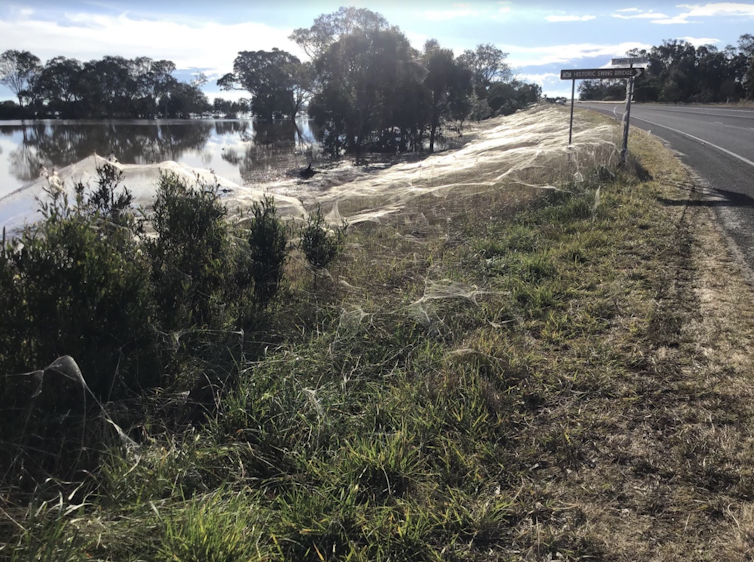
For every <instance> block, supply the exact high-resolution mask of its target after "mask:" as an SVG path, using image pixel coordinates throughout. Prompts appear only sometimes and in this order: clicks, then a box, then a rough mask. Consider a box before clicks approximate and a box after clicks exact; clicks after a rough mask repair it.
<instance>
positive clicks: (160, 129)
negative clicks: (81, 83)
mask: <svg viewBox="0 0 754 562" xmlns="http://www.w3.org/2000/svg"><path fill="white" fill-rule="evenodd" d="M312 126H313V124H312V123H310V122H309V121H305V120H302V121H298V122H293V121H281V122H273V123H253V122H252V121H250V120H242V119H241V120H215V121H211V120H206V121H205V120H202V121H161V122H160V121H158V122H155V121H117V122H96V121H87V122H81V121H39V122H26V123H20V122H15V123H13V122H10V123H9V122H5V123H3V122H0V196H2V195H5V194H7V193H9V192H11V191H13V190H14V189H17V188H18V187H22V186H23V185H25V184H27V183H29V182H31V181H33V180H35V179H36V178H37V177H38V173H39V167H40V165H45V166H47V167H48V168H52V167H56V168H62V167H64V166H67V165H69V164H72V163H74V162H78V161H79V160H82V159H84V158H86V157H87V156H90V155H91V154H92V153H93V152H97V153H98V154H101V155H105V156H108V155H110V154H113V155H114V156H115V157H116V158H117V159H118V160H119V161H120V162H122V163H125V164H152V163H155V162H162V161H164V160H175V161H177V162H184V163H186V164H188V165H190V166H194V167H200V168H211V169H213V170H214V171H215V172H216V173H217V174H219V175H221V176H224V177H227V178H228V179H231V180H234V181H238V182H244V183H250V182H261V181H270V180H273V179H275V177H276V176H279V175H283V174H285V172H286V171H287V170H289V169H291V168H295V167H297V166H302V165H303V166H305V165H306V159H307V155H310V153H311V151H312V150H315V149H316V148H315V147H316V140H315V135H314V132H313V130H312Z"/></svg>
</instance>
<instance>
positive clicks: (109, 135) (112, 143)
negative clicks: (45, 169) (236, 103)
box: [3, 121, 213, 182]
mask: <svg viewBox="0 0 754 562" xmlns="http://www.w3.org/2000/svg"><path fill="white" fill-rule="evenodd" d="M3 129H10V130H11V131H10V132H11V134H12V132H17V131H19V130H21V131H22V132H23V140H22V142H21V143H20V144H19V146H18V148H17V149H15V150H14V151H13V152H12V153H11V154H10V155H9V158H10V161H11V171H12V173H13V174H14V175H15V176H16V178H17V179H19V180H21V181H25V182H26V181H31V180H33V179H35V178H36V177H37V174H36V172H37V170H38V168H39V164H40V163H43V164H45V165H47V166H50V167H56V168H61V167H63V166H67V165H69V164H72V163H74V162H78V161H79V160H82V159H84V158H86V157H88V156H91V155H92V153H94V152H97V153H98V154H102V155H105V156H108V155H110V154H114V155H115V156H116V157H117V158H118V160H119V161H120V162H123V163H124V164H151V163H154V162H162V161H163V160H177V159H179V158H180V157H181V155H182V154H183V153H184V152H185V151H187V150H197V149H200V148H202V147H203V146H204V145H205V144H206V143H207V140H208V139H209V137H210V135H211V134H212V132H213V125H212V123H203V122H200V121H197V122H194V123H191V124H189V125H170V124H164V125H156V124H155V125H134V124H128V123H107V124H105V123H100V124H75V125H55V124H52V125H47V124H44V123H35V124H33V125H27V126H25V127H7V128H5V127H4V128H3ZM3 132H4V133H6V131H5V130H3ZM210 158H211V157H210ZM30 171H31V172H33V174H31V175H30Z"/></svg>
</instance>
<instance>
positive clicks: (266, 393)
mask: <svg viewBox="0 0 754 562" xmlns="http://www.w3.org/2000/svg"><path fill="white" fill-rule="evenodd" d="M590 119H598V118H596V117H594V116H590ZM632 146H633V148H634V152H635V159H637V160H638V161H639V162H640V163H641V166H643V167H644V168H646V170H648V172H649V173H650V174H651V175H652V177H653V178H654V179H646V176H645V175H642V177H643V178H645V179H644V181H641V180H639V179H638V178H637V176H636V174H634V173H633V172H629V171H624V172H621V173H620V174H618V176H617V178H616V179H615V180H608V181H601V180H599V178H598V176H597V175H593V176H590V177H587V178H586V180H585V181H584V182H583V183H578V184H573V185H571V186H569V192H540V191H536V190H532V189H530V188H524V187H516V186H508V187H505V188H504V189H501V190H495V191H489V192H486V193H478V194H475V195H473V196H469V197H453V196H448V197H447V198H445V199H437V198H434V197H428V198H425V199H420V200H417V201H414V202H412V203H411V204H410V205H409V207H408V208H407V209H406V210H405V213H404V214H403V215H402V216H400V217H397V218H396V219H395V220H392V221H388V222H385V223H383V224H381V225H368V224H364V225H360V226H359V227H357V228H354V229H353V231H352V232H351V233H350V234H349V237H348V239H347V249H346V252H345V254H344V256H342V258H341V259H339V260H338V261H337V262H336V263H335V265H334V266H332V267H331V268H330V271H329V273H330V275H329V277H326V276H320V278H319V279H318V281H317V284H316V287H315V285H314V284H313V282H312V277H311V274H310V273H309V272H308V271H307V269H306V267H305V265H304V263H303V257H301V256H299V257H297V258H295V259H293V260H292V261H291V262H290V263H289V264H288V271H287V273H286V277H287V278H288V279H289V280H290V284H289V287H288V290H287V291H288V294H287V296H286V298H285V299H283V301H282V302H280V303H279V304H278V307H277V308H276V309H274V310H273V311H272V312H271V315H272V319H271V323H272V325H273V326H275V332H274V333H272V334H270V341H271V342H278V343H271V344H270V348H269V350H268V352H267V354H266V355H265V356H264V357H263V358H262V359H261V360H259V361H256V362H248V361H241V362H239V363H238V365H237V373H235V376H234V380H236V381H237V382H236V384H235V385H234V387H233V388H232V389H229V390H228V391H227V392H225V393H224V394H223V395H222V396H221V402H220V407H219V409H218V411H217V412H216V413H214V414H213V415H212V416H211V418H210V419H209V420H208V421H207V422H206V423H203V424H199V425H197V426H196V427H185V428H181V429H180V430H178V429H175V428H172V429H170V430H168V429H160V428H161V427H162V426H161V425H160V424H159V423H157V422H156V421H155V423H154V424H153V425H151V426H149V427H145V428H143V431H144V432H145V433H146V435H145V436H144V437H143V438H142V440H141V443H140V444H139V446H138V447H137V448H132V449H129V450H126V449H122V450H121V449H118V448H115V449H112V450H111V451H110V453H109V455H108V456H107V457H106V458H105V459H104V461H103V463H102V466H101V467H100V468H99V470H97V471H96V472H93V473H90V474H88V475H83V476H82V477H81V484H80V485H79V484H77V485H75V486H72V485H66V484H64V483H60V484H59V490H60V495H59V497H58V500H57V503H55V502H49V503H42V502H41V499H35V498H31V500H30V501H28V502H25V503H22V502H18V501H16V502H14V501H12V498H10V497H7V498H6V500H4V506H3V509H4V512H5V514H6V516H7V519H8V520H7V521H6V523H5V524H4V525H3V526H2V529H3V531H2V535H0V536H3V537H5V538H4V539H3V540H4V541H5V547H4V551H2V552H1V553H0V556H1V555H6V556H8V557H10V558H11V559H12V560H19V561H20V560H65V561H68V560H70V561H73V560H129V561H136V560H173V561H235V560H296V561H302V560H311V561H323V560H350V561H358V560H364V561H366V560H511V561H513V560H542V561H544V560H552V559H558V560H627V561H628V560H632V561H634V560H647V561H649V560H680V559H689V560H710V561H712V560H715V561H717V560H742V559H747V558H746V557H747V556H748V557H749V558H748V559H751V557H752V556H753V554H754V533H752V532H751V529H752V528H754V527H752V524H753V523H754V507H753V506H752V501H754V486H752V479H751V478H752V469H751V466H752V463H751V460H752V452H753V451H754V438H752V435H751V431H750V429H749V427H750V423H751V420H752V409H751V406H750V397H751V396H752V395H753V394H754V386H753V385H752V380H751V378H750V377H751V366H750V361H749V359H748V357H747V356H746V353H745V351H744V350H745V349H747V346H749V345H751V342H752V339H751V336H752V329H751V327H752V326H754V322H752V320H754V308H753V307H752V305H750V304H748V303H749V302H751V301H752V299H751V298H750V297H751V295H750V289H749V287H748V286H747V285H746V284H745V283H744V282H743V281H741V278H740V275H739V274H738V272H737V270H736V265H735V263H733V262H731V261H730V260H729V259H727V258H726V255H725V254H724V252H722V251H721V248H722V247H723V246H721V242H720V237H719V235H718V234H717V233H716V231H715V229H714V226H713V224H712V219H711V217H710V215H709V213H708V211H707V210H706V209H704V208H703V207H702V206H689V207H684V206H683V205H667V204H664V203H663V201H667V200H668V199H669V198H670V199H676V200H677V201H680V202H683V201H685V200H686V199H690V198H694V197H695V195H694V193H693V192H692V193H690V192H689V191H688V189H687V188H690V187H691V185H690V183H689V180H688V176H687V174H686V172H685V170H684V169H683V168H682V167H681V166H680V164H678V163H677V161H676V160H674V159H673V158H672V157H671V156H670V154H669V153H668V152H667V151H665V150H664V149H663V148H662V147H661V146H660V144H659V143H658V142H657V141H656V140H654V139H652V138H651V137H648V136H646V134H644V133H642V132H638V131H637V132H635V133H634V136H633V138H632ZM598 188H599V191H597V189H598ZM598 194H599V195H598ZM742 326H743V328H742ZM11 518H12V519H11ZM11 553H12V554H11Z"/></svg>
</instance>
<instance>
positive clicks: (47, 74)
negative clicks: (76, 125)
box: [34, 57, 82, 117]
mask: <svg viewBox="0 0 754 562" xmlns="http://www.w3.org/2000/svg"><path fill="white" fill-rule="evenodd" d="M81 70H82V66H81V63H80V62H79V61H77V60H76V59H68V58H65V57H55V58H53V59H50V60H48V61H47V63H46V64H45V65H44V67H42V69H41V70H40V72H39V73H38V74H37V76H36V78H35V80H34V89H35V90H36V98H37V99H38V100H41V101H43V102H45V103H46V104H47V109H48V111H53V112H54V111H59V112H60V113H61V114H62V115H63V116H65V117H71V116H73V115H74V114H75V109H74V104H75V103H76V101H77V100H78V99H79V94H80V91H79V89H78V83H79V79H80V75H81Z"/></svg>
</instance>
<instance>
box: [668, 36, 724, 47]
mask: <svg viewBox="0 0 754 562" xmlns="http://www.w3.org/2000/svg"><path fill="white" fill-rule="evenodd" d="M678 39H682V40H683V41H686V42H687V43H691V44H692V45H693V46H694V47H700V46H702V45H714V44H715V43H719V42H720V39H713V38H712V37H679V38H678Z"/></svg>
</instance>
